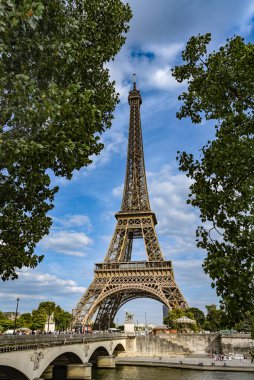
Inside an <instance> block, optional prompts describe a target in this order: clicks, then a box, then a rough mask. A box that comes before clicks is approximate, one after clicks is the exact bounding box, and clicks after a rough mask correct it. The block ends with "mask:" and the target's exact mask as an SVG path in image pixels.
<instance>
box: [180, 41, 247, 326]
mask: <svg viewBox="0 0 254 380" xmlns="http://www.w3.org/2000/svg"><path fill="white" fill-rule="evenodd" d="M210 39H211V36H210V34H206V35H204V36H200V35H199V36H198V37H192V38H191V39H190V40H189V42H188V43H187V46H186V49H185V51H184V52H183V55H182V56H183V60H184V61H185V64H183V65H182V66H177V67H175V68H174V70H173V75H174V76H175V78H176V79H177V80H178V81H179V82H183V81H186V82H187V84H188V89H187V91H185V92H183V93H182V95H181V96H180V97H179V99H180V100H181V101H182V102H183V105H182V107H181V110H180V112H179V113H178V114H177V117H178V118H180V119H181V118H183V117H190V118H191V120H192V122H193V123H200V122H201V121H202V119H203V118H205V119H206V120H212V119H215V120H216V123H217V124H216V126H215V130H216V134H215V139H214V140H213V141H208V143H207V144H206V145H205V146H204V147H203V148H202V150H201V157H200V159H199V160H198V159H195V158H194V156H193V155H192V154H188V153H186V152H182V153H181V154H179V157H178V158H179V159H180V170H182V171H184V172H186V173H187V176H188V177H190V178H191V179H192V180H193V184H192V185H191V187H190V194H189V199H188V201H187V203H190V204H192V205H193V206H194V207H198V208H199V209H200V216H201V221H202V223H203V224H202V226H200V227H199V228H198V229H197V232H196V236H197V246H198V247H200V248H203V249H205V250H206V251H207V257H206V259H205V261H204V264H203V267H204V270H205V272H206V273H208V274H209V275H210V277H211V278H212V280H213V282H212V287H216V291H217V294H218V295H219V296H220V297H221V298H222V306H223V307H225V308H226V311H227V313H228V317H229V318H230V319H231V320H232V321H235V322H236V321H239V320H241V318H242V316H243V315H244V314H245V313H246V312H247V311H249V310H252V309H253V303H254V287H253V284H254V266H253V258H254V254H253V252H254V229H253V221H254V173H253V167H254V142H253V134H254V119H253V106H254V65H253V59H254V46H253V44H251V43H248V44H245V43H244V40H243V39H242V38H241V37H234V38H232V39H229V40H228V41H227V43H226V44H225V46H221V47H220V49H219V51H217V52H212V53H210V54H208V53H207V44H208V43H209V41H210ZM178 153H180V152H178Z"/></svg>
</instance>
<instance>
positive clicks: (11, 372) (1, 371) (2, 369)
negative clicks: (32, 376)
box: [0, 365, 28, 380]
mask: <svg viewBox="0 0 254 380" xmlns="http://www.w3.org/2000/svg"><path fill="white" fill-rule="evenodd" d="M0 379H5V380H13V379H15V380H16V379H17V380H28V377H26V376H25V375H24V373H22V372H21V371H19V370H17V369H15V368H13V367H10V366H6V365H0Z"/></svg>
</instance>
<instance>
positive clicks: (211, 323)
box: [204, 305, 229, 331]
mask: <svg viewBox="0 0 254 380" xmlns="http://www.w3.org/2000/svg"><path fill="white" fill-rule="evenodd" d="M206 309H207V315H206V320H205V323H204V329H205V330H209V331H219V330H223V329H227V328H228V327H229V321H228V317H227V315H226V313H225V311H223V310H220V309H219V310H217V307H216V305H209V306H206Z"/></svg>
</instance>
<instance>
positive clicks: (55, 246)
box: [40, 230, 93, 257]
mask: <svg viewBox="0 0 254 380" xmlns="http://www.w3.org/2000/svg"><path fill="white" fill-rule="evenodd" d="M92 242H93V241H92V239H91V238H90V237H88V236H87V235H86V234H85V233H83V232H72V231H64V230H63V231H55V232H52V233H50V234H49V235H48V236H46V237H44V238H43V239H42V241H41V243H40V244H41V246H42V247H43V248H44V249H47V250H53V251H55V252H59V253H62V254H65V255H70V256H77V257H81V256H85V252H83V251H82V249H84V248H86V247H88V246H90V245H91V244H92Z"/></svg>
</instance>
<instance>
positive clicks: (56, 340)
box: [0, 333, 130, 353]
mask: <svg viewBox="0 0 254 380" xmlns="http://www.w3.org/2000/svg"><path fill="white" fill-rule="evenodd" d="M127 337H130V335H126V334H110V333H101V334H91V335H87V334H47V335H46V334H45V335H10V336H0V353H1V352H11V351H23V350H31V349H38V348H46V347H54V346H62V345H72V344H85V343H89V342H105V341H113V340H119V339H126V338H127Z"/></svg>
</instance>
